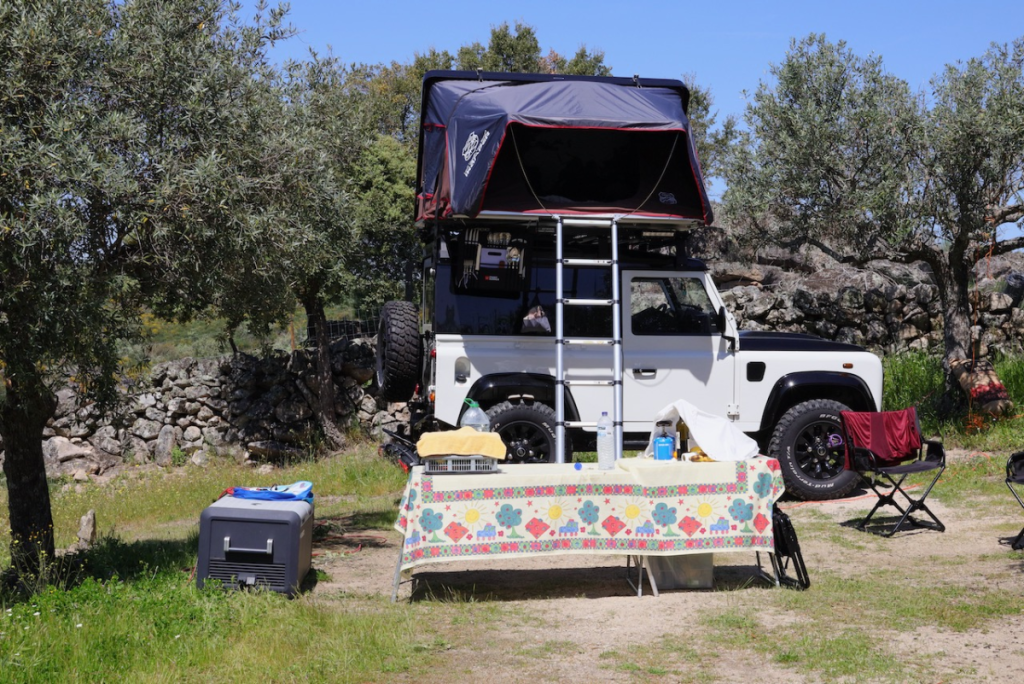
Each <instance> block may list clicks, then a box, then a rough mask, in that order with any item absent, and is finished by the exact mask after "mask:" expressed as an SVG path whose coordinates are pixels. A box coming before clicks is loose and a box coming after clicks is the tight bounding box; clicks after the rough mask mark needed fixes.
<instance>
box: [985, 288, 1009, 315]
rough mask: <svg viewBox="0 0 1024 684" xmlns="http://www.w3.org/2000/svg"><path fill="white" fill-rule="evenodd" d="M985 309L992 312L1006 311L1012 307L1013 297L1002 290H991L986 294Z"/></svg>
mask: <svg viewBox="0 0 1024 684" xmlns="http://www.w3.org/2000/svg"><path fill="white" fill-rule="evenodd" d="M987 305H988V306H987V307H986V308H987V309H988V310H989V311H990V312H992V313H1007V312H1008V311H1009V310H1010V309H1011V308H1013V297H1011V296H1010V295H1008V294H1004V293H1002V292H993V293H991V294H990V295H989V296H988V302H987Z"/></svg>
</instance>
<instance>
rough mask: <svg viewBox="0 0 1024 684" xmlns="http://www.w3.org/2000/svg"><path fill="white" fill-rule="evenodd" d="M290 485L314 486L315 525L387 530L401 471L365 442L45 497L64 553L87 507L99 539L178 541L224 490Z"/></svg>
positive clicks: (150, 471) (3, 507) (136, 477)
mask: <svg viewBox="0 0 1024 684" xmlns="http://www.w3.org/2000/svg"><path fill="white" fill-rule="evenodd" d="M296 480H309V481H310V482H312V483H313V492H314V495H315V496H316V515H317V519H318V520H323V521H332V520H334V519H336V518H337V519H345V518H346V517H347V516H353V515H355V516H357V517H355V518H351V517H349V518H348V519H347V520H346V522H345V524H346V525H348V526H349V527H356V526H364V527H365V526H372V527H376V528H380V529H387V528H390V527H391V525H392V524H393V523H394V518H395V511H396V510H397V503H398V498H399V497H400V494H399V492H401V490H402V488H403V487H404V485H405V474H404V473H403V472H402V471H401V469H399V468H396V467H395V466H394V465H393V464H391V463H388V462H387V461H386V460H385V459H382V458H380V457H379V456H378V455H377V453H376V445H374V444H371V443H369V442H364V443H361V444H357V445H355V446H354V447H353V449H352V450H351V451H349V452H346V453H345V454H344V455H339V456H335V457H332V458H325V459H320V460H315V461H304V462H302V463H298V464H295V465H293V466H290V467H288V468H281V469H275V470H274V471H272V472H270V473H268V474H260V473H257V472H256V471H255V470H253V469H251V468H249V467H246V466H239V465H236V464H235V463H234V462H233V461H230V460H228V459H213V460H211V461H210V463H209V465H208V466H206V467H198V466H188V467H185V468H174V469H168V470H165V469H161V468H155V467H152V466H149V467H135V468H130V469H129V470H127V471H126V473H125V474H124V475H121V476H119V477H118V478H117V479H116V480H115V481H113V482H110V483H107V484H102V485H101V484H99V483H95V482H89V483H85V484H82V485H81V486H79V487H75V486H72V485H70V484H68V485H67V486H65V485H64V484H62V483H61V482H60V481H57V482H54V483H53V488H52V490H51V492H50V498H51V504H52V508H53V525H54V533H55V536H56V543H57V546H58V547H60V548H63V547H67V546H68V545H70V544H71V543H72V542H74V541H75V540H76V533H77V532H78V524H79V519H80V518H81V516H82V515H84V514H85V513H86V512H87V511H88V510H89V509H93V510H95V511H96V522H97V531H98V533H99V534H100V535H104V534H105V535H114V536H125V537H132V538H135V537H139V536H146V537H149V538H155V539H169V538H171V539H173V538H177V539H181V538H184V537H185V536H186V535H187V534H188V533H189V531H190V530H191V529H193V528H194V527H195V526H196V525H197V524H198V522H199V515H200V513H202V511H203V509H204V508H206V507H207V506H209V505H210V504H211V503H213V502H214V501H215V500H216V499H217V498H218V497H219V496H220V494H221V492H223V491H224V489H226V488H227V487H230V486H233V485H241V486H249V487H266V486H270V485H274V484H282V483H286V482H294V481H296ZM7 515H8V512H7V490H6V488H4V489H0V529H7V528H8V518H7ZM9 560H10V559H9V557H8V556H7V549H6V548H2V549H0V567H3V566H5V565H6V564H8V563H9Z"/></svg>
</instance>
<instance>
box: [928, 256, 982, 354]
mask: <svg viewBox="0 0 1024 684" xmlns="http://www.w3.org/2000/svg"><path fill="white" fill-rule="evenodd" d="M932 268H933V270H934V271H935V275H936V281H937V283H936V284H937V285H938V289H939V299H940V300H941V301H942V320H943V326H942V342H943V350H944V353H943V359H942V360H943V366H945V367H946V369H947V371H948V370H949V362H950V361H953V360H955V359H969V358H971V356H972V351H973V344H972V340H971V302H970V296H969V292H968V288H967V283H969V282H970V273H969V269H968V268H967V267H966V266H964V265H962V264H957V263H949V262H946V263H941V262H940V263H933V264H932Z"/></svg>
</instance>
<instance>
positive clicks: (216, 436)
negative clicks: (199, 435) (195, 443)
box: [203, 426, 227, 447]
mask: <svg viewBox="0 0 1024 684" xmlns="http://www.w3.org/2000/svg"><path fill="white" fill-rule="evenodd" d="M203 441H204V442H206V443H207V444H209V445H210V446H214V447H220V446H223V445H224V444H226V443H227V440H226V439H225V431H224V429H223V428H218V427H212V426H211V427H205V428H203Z"/></svg>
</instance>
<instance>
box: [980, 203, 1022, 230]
mask: <svg viewBox="0 0 1024 684" xmlns="http://www.w3.org/2000/svg"><path fill="white" fill-rule="evenodd" d="M986 214H987V216H986V217H985V218H986V220H987V221H989V222H990V223H992V225H995V226H1000V225H1002V224H1004V223H1011V222H1013V221H1019V220H1021V219H1022V218H1024V205H1020V204H1011V205H1010V206H1007V207H989V208H988V211H987V212H986Z"/></svg>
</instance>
